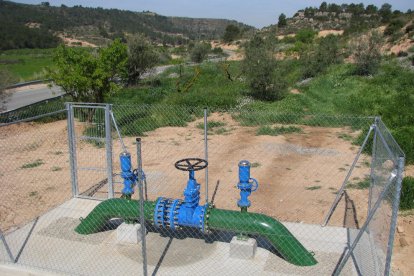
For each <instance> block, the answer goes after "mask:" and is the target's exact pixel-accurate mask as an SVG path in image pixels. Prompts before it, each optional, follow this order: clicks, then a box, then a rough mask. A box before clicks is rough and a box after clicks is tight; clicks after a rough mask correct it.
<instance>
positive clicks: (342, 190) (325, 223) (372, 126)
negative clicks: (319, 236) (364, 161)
mask: <svg viewBox="0 0 414 276" xmlns="http://www.w3.org/2000/svg"><path fill="white" fill-rule="evenodd" d="M374 128H375V125H374V124H373V125H371V126H370V127H369V131H368V134H367V136H365V139H364V142H363V143H362V145H361V148H360V149H359V151H358V154H357V156H356V157H355V159H354V162H353V163H352V166H351V168H350V169H349V171H348V174H347V175H346V177H345V179H344V181H343V182H342V185H341V188H340V189H339V191H338V193H337V194H336V198H335V200H334V202H333V203H332V206H331V208H330V209H329V211H328V213H327V214H326V217H325V219H324V221H323V223H322V227H325V226H326V225H327V224H328V222H329V220H330V218H331V216H332V214H333V212H334V211H335V209H336V206H337V205H338V203H339V200H340V199H341V197H342V194H343V192H344V190H345V186H346V183H347V182H348V180H349V177H351V174H352V172H353V170H354V168H355V166H356V164H357V162H358V160H359V157H360V156H361V153H362V151H363V150H364V148H365V146H366V144H367V141H368V138H369V135H370V134H371V132H372V130H373V129H374Z"/></svg>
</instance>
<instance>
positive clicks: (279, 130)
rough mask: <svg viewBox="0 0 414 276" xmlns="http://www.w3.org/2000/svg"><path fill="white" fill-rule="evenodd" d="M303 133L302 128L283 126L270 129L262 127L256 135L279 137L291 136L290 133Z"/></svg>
mask: <svg viewBox="0 0 414 276" xmlns="http://www.w3.org/2000/svg"><path fill="white" fill-rule="evenodd" d="M295 132H298V133H301V132H302V129H301V128H300V127H295V126H287V127H284V126H281V127H270V126H261V127H260V128H259V129H258V130H257V132H256V135H270V136H278V135H282V134H289V133H295Z"/></svg>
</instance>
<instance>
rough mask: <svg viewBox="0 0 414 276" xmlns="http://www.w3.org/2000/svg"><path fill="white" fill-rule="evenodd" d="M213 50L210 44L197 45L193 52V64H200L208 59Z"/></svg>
mask: <svg viewBox="0 0 414 276" xmlns="http://www.w3.org/2000/svg"><path fill="white" fill-rule="evenodd" d="M210 50H211V45H210V44H209V43H197V44H196V45H194V48H193V49H192V50H191V60H192V61H193V62H197V63H200V62H202V61H203V60H205V59H206V58H207V55H208V53H209V52H210Z"/></svg>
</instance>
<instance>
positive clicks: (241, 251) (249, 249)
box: [230, 236, 257, 259]
mask: <svg viewBox="0 0 414 276" xmlns="http://www.w3.org/2000/svg"><path fill="white" fill-rule="evenodd" d="M256 249H257V242H256V240H255V239H252V238H249V239H246V240H240V239H239V238H238V237H237V236H234V237H233V238H232V239H231V242H230V258H237V259H252V258H254V255H255V254H256Z"/></svg>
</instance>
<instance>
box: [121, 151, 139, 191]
mask: <svg viewBox="0 0 414 276" xmlns="http://www.w3.org/2000/svg"><path fill="white" fill-rule="evenodd" d="M119 159H120V163H121V177H122V178H123V180H124V188H123V189H122V196H123V197H125V198H131V196H132V194H133V193H134V186H135V183H136V175H135V174H134V173H133V170H132V164H131V154H129V152H126V151H124V152H122V153H121V154H120V155H119Z"/></svg>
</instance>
